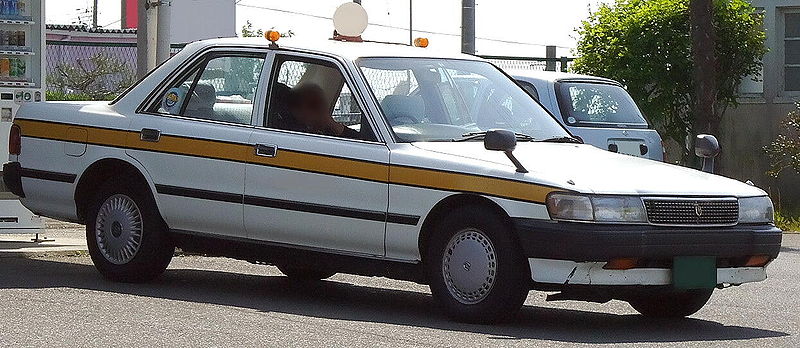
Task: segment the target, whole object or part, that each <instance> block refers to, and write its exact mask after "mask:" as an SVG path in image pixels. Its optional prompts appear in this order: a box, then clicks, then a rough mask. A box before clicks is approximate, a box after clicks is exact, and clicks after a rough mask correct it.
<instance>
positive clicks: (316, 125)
mask: <svg viewBox="0 0 800 348" xmlns="http://www.w3.org/2000/svg"><path fill="white" fill-rule="evenodd" d="M328 105H329V104H328V103H326V102H325V93H324V91H323V90H322V88H321V87H319V86H317V85H315V84H303V85H300V86H297V87H295V88H293V89H292V91H291V93H290V94H289V105H288V106H289V112H290V113H291V115H292V117H293V118H294V121H295V122H292V124H289V125H286V126H287V128H288V129H289V130H293V131H298V132H307V133H315V134H323V135H330V136H336V137H342V138H348V139H358V138H360V134H359V132H357V131H355V130H353V129H351V128H348V127H346V126H345V125H343V124H341V123H339V122H336V121H335V120H334V119H333V116H332V115H331V114H330V112H329V111H330V109H329V108H328Z"/></svg>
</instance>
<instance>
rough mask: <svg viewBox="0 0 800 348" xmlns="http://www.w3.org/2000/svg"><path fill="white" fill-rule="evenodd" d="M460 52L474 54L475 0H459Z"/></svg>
mask: <svg viewBox="0 0 800 348" xmlns="http://www.w3.org/2000/svg"><path fill="white" fill-rule="evenodd" d="M461 52H462V53H466V54H475V0H461Z"/></svg>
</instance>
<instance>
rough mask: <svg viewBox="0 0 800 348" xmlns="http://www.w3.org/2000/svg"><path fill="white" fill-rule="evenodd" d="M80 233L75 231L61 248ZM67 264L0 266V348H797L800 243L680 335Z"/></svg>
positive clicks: (202, 275) (269, 270)
mask: <svg viewBox="0 0 800 348" xmlns="http://www.w3.org/2000/svg"><path fill="white" fill-rule="evenodd" d="M71 233H72V234H74V233H79V230H77V229H76V230H75V231H72V232H64V231H62V234H63V236H62V237H63V238H67V237H70V236H72V234H71ZM0 240H3V237H2V236H0ZM57 241H58V239H57V240H56V242H57ZM0 248H2V243H0ZM67 255H68V254H46V253H45V254H41V255H35V254H28V255H26V256H25V257H5V258H0V313H1V314H0V346H37V347H40V346H120V347H128V346H152V347H161V346H167V345H169V346H176V345H192V346H246V347H250V346H378V345H380V346H443V347H454V346H537V347H550V346H559V347H561V346H569V347H572V346H579V345H593V344H606V345H607V344H613V345H633V346H653V345H659V346H660V345H664V346H681V347H683V346H725V347H728V346H737V347H800V299H799V298H800V235H797V234H795V235H787V236H786V237H785V239H784V248H783V251H782V253H781V255H780V257H779V258H778V259H777V260H776V261H775V262H773V264H772V265H771V266H770V268H769V279H767V280H766V281H764V282H760V283H755V284H748V285H743V286H739V287H733V288H729V289H725V290H718V291H716V292H715V294H714V296H713V297H712V299H711V301H710V302H709V304H708V305H707V306H706V307H705V308H703V309H702V310H701V311H700V312H699V313H697V314H696V315H694V316H692V317H691V318H688V319H683V320H676V321H670V320H648V319H644V318H642V317H640V316H638V315H636V314H635V312H634V311H633V310H632V309H631V308H630V307H629V306H628V305H627V304H626V303H624V302H620V301H611V302H609V303H605V304H593V303H583V302H574V301H566V302H545V300H544V297H545V295H546V294H545V293H542V292H531V293H530V296H529V297H528V300H527V302H526V304H525V307H524V308H523V309H522V310H521V311H520V313H519V314H518V315H517V317H516V318H515V319H514V320H513V321H512V322H509V323H506V324H502V325H469V324H460V323H455V322H452V321H450V320H448V319H447V318H446V317H444V316H443V315H442V314H441V312H439V310H438V309H437V307H436V304H435V302H434V301H433V299H432V298H431V296H430V292H429V291H428V288H427V287H425V286H421V285H417V284H413V283H409V282H402V281H394V280H389V279H385V278H370V277H359V276H350V275H336V276H334V277H332V278H331V279H329V280H326V281H321V282H312V283H295V282H292V281H290V280H288V279H287V278H285V277H283V276H282V275H281V274H280V272H278V270H277V269H276V268H274V267H271V266H261V265H253V264H250V263H247V262H243V261H237V260H230V259H225V258H210V257H199V256H179V257H176V258H175V259H174V260H173V262H172V264H171V265H170V267H169V270H168V271H167V272H166V273H165V274H164V275H163V276H162V277H161V278H159V279H158V280H156V281H154V282H151V283H148V284H121V283H112V282H109V281H106V280H104V279H102V278H101V277H100V276H99V275H98V273H97V272H96V271H95V270H94V267H93V266H92V265H91V260H90V259H89V258H88V257H87V256H85V254H82V253H77V254H74V255H77V256H67Z"/></svg>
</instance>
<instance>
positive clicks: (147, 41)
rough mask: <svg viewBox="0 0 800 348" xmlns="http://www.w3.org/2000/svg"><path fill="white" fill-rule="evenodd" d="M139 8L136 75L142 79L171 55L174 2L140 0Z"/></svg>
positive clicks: (166, 0) (168, 0) (167, 0)
mask: <svg viewBox="0 0 800 348" xmlns="http://www.w3.org/2000/svg"><path fill="white" fill-rule="evenodd" d="M137 6H138V17H139V20H138V24H137V27H138V28H137V31H136V49H137V51H136V67H137V69H136V74H137V76H139V78H142V77H144V76H145V75H147V73H148V72H150V70H153V69H155V67H156V66H158V64H160V63H163V62H164V61H166V60H167V59H169V57H170V55H171V52H170V48H171V47H170V46H171V45H170V44H171V43H172V40H171V37H170V33H171V31H172V24H171V19H170V16H171V15H172V1H170V0H138V2H137Z"/></svg>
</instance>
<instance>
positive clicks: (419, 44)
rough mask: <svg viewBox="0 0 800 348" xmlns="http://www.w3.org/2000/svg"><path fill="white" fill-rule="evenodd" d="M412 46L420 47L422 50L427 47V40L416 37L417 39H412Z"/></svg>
mask: <svg viewBox="0 0 800 348" xmlns="http://www.w3.org/2000/svg"><path fill="white" fill-rule="evenodd" d="M414 46H417V47H422V48H425V47H428V38H425V37H418V38H416V39H414Z"/></svg>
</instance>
